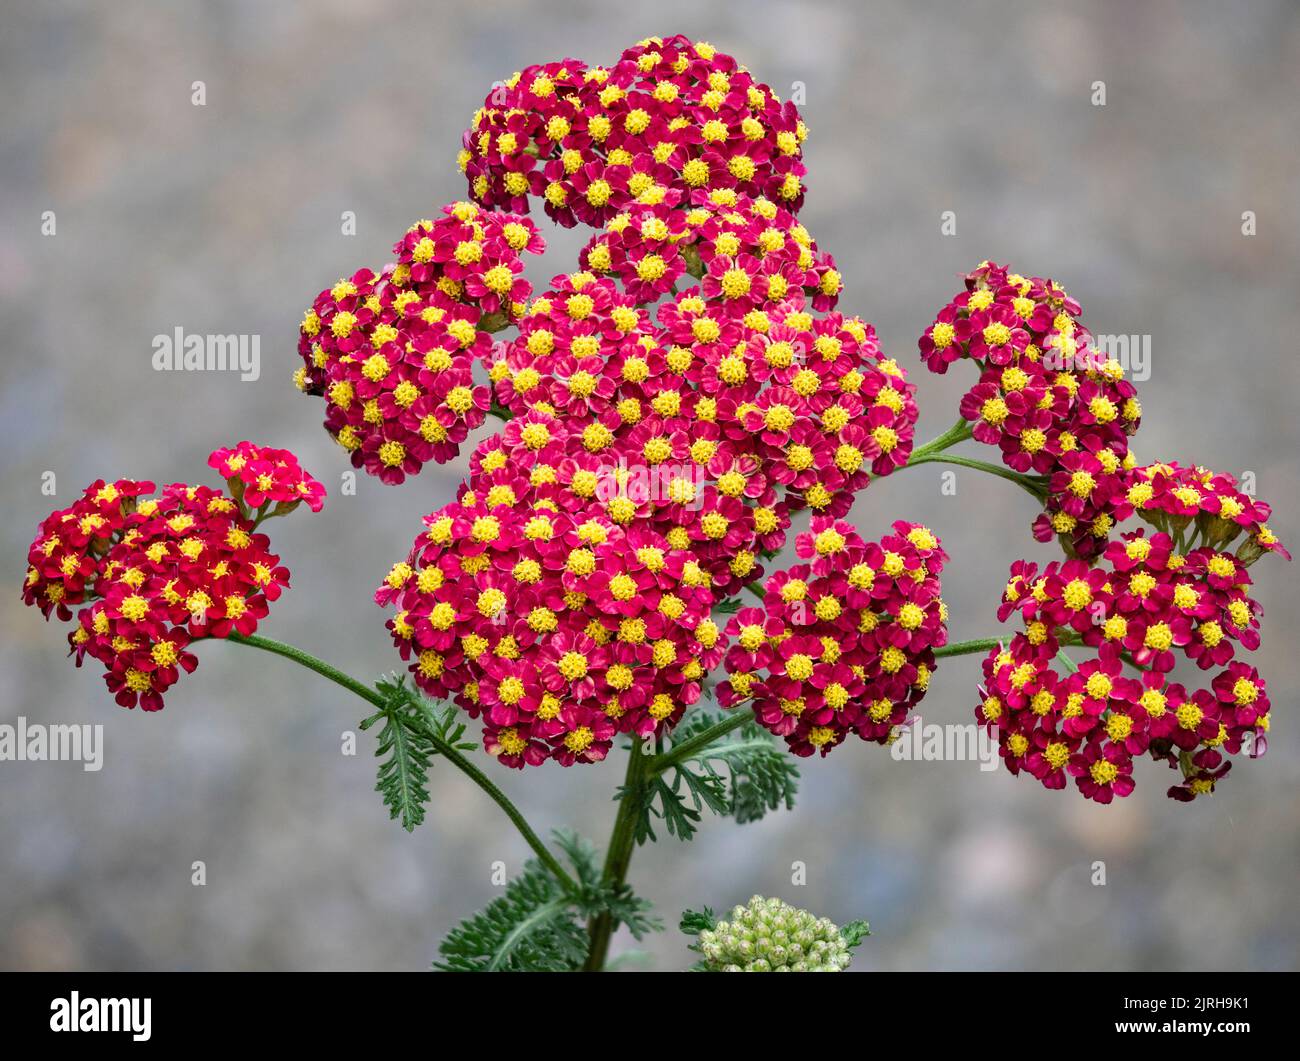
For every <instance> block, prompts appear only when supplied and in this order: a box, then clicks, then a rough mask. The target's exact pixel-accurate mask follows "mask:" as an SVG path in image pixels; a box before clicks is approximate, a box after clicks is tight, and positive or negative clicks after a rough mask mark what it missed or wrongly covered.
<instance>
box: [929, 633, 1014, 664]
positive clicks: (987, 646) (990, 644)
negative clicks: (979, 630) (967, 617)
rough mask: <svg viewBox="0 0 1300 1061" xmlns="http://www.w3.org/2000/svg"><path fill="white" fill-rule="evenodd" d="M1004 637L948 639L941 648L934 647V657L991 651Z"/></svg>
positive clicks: (940, 657)
mask: <svg viewBox="0 0 1300 1061" xmlns="http://www.w3.org/2000/svg"><path fill="white" fill-rule="evenodd" d="M1005 640H1006V639H1005V638H1001V637H983V638H979V639H978V640H975V641H949V642H948V644H946V645H944V646H943V647H942V648H936V649H935V650H934V655H935V658H936V659H942V658H943V657H944V656H969V655H970V654H971V653H972V652H991V651H992V650H993V649H995V648H997V647H998V646H999V645H1001V644H1002V643H1003V642H1004V641H1005Z"/></svg>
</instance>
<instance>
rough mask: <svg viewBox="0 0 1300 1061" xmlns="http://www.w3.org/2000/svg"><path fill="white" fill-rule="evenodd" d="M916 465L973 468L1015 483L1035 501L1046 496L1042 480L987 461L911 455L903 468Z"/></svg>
mask: <svg viewBox="0 0 1300 1061" xmlns="http://www.w3.org/2000/svg"><path fill="white" fill-rule="evenodd" d="M918 464H956V465H959V466H960V467H962V468H973V469H975V470H976V471H981V472H987V473H988V474H989V475H996V476H998V478H1000V479H1006V480H1008V481H1009V482H1013V483H1015V484H1016V485H1017V486H1019V487H1020V488H1021V489H1022V490H1024V491H1025V492H1026V493H1028V494H1029V495H1030V496H1031V497H1033V498H1034V499H1035V500H1037V501H1040V502H1041V501H1043V500H1044V499H1045V498H1046V495H1047V486H1046V484H1045V483H1044V482H1043V480H1042V479H1040V478H1038V477H1036V476H1032V475H1024V474H1022V473H1021V472H1017V471H1012V470H1011V469H1010V468H1003V467H1001V466H1000V465H997V464H990V463H989V462H988V461H982V460H976V459H974V458H973V457H959V456H958V455H957V454H955V453H930V454H924V455H922V456H921V457H917V455H916V454H915V453H913V454H912V457H911V459H910V460H909V461H908V462H907V463H906V464H905V465H903V467H904V468H912V467H914V466H916V465H918Z"/></svg>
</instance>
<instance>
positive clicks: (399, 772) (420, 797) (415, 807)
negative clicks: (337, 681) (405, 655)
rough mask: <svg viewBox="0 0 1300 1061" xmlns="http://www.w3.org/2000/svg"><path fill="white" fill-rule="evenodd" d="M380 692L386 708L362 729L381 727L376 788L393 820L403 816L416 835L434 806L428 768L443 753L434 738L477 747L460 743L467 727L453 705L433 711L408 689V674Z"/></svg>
mask: <svg viewBox="0 0 1300 1061" xmlns="http://www.w3.org/2000/svg"><path fill="white" fill-rule="evenodd" d="M375 688H376V689H377V690H378V691H379V692H380V694H381V695H382V696H383V697H384V701H385V703H384V707H383V708H382V709H381V710H380V711H378V712H377V713H375V714H374V715H371V716H370V717H369V718H367V719H365V720H364V721H363V722H362V723H361V728H362V729H363V730H368V729H370V728H371V727H372V726H374V725H376V724H381V728H380V730H379V734H378V736H379V746H378V748H376V749H375V755H376V756H377V757H378V759H379V760H380V762H379V776H378V781H377V783H376V784H375V790H376V791H377V792H379V793H380V795H382V796H383V798H384V803H385V805H387V807H388V810H389V817H390V818H400V819H401V822H402V828H404V829H405V830H406V831H407V832H411V831H412V830H413V829H414V828H415V827H416V826H417V825H419V824H420V823H421V822H422V821H424V806H425V804H426V803H428V802H429V784H428V777H429V764H430V761H431V760H432V759H433V757H434V756H435V755H437V754H438V750H437V747H436V745H435V740H437V741H441V742H442V743H443V744H446V745H451V746H452V747H454V748H456V749H457V750H458V751H471V750H473V749H474V748H475V747H476V746H475V745H474V744H473V743H472V742H469V741H463V740H462V739H461V738H462V737H464V735H465V724H464V723H463V722H461V721H460V720H459V716H458V715H457V713H456V709H455V708H454V707H451V706H447V707H445V708H443V709H442V710H438V709H437V708H435V707H433V706H432V705H431V704H429V703H428V702H427V701H426V700H425V699H424V698H423V697H422V696H420V694H419V693H418V692H417V691H416V690H414V689H411V688H409V687H408V686H407V684H406V677H405V676H402V677H395V678H391V679H390V678H385V679H382V680H381V681H379V682H377V683H376V685H375Z"/></svg>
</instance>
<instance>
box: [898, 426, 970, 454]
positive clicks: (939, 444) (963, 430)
mask: <svg viewBox="0 0 1300 1061" xmlns="http://www.w3.org/2000/svg"><path fill="white" fill-rule="evenodd" d="M970 437H971V426H970V424H969V423H968V422H967V421H966V420H964V419H963V420H958V421H957V422H956V423H955V424H953V425H952V427H950V428H948V430H947V431H945V432H944V433H943V434H942V435H940V436H939V437H938V438H932V439H930V441H929V442H927V443H926V444H925V445H923V446H918V447H916V449H914V450H912V456H911V458H910V459H909V461H908V463H909V464H910V463H913V462H916V461H917V459H918V458H921V459H924V458H926V457H928V456H930V455H931V454H934V453H942V452H943V451H944V450H946V449H950V448H951V447H953V446H955V445H957V443H958V442H965V441H966V439H968V438H970Z"/></svg>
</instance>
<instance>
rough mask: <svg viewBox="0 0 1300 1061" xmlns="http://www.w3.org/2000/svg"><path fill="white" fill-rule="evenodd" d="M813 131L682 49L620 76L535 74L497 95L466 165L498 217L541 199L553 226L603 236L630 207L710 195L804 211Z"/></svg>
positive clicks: (654, 56) (636, 50) (684, 42)
mask: <svg viewBox="0 0 1300 1061" xmlns="http://www.w3.org/2000/svg"><path fill="white" fill-rule="evenodd" d="M806 136H807V129H806V127H805V126H804V124H803V121H802V120H801V119H800V117H799V112H798V110H797V109H796V108H795V106H794V104H792V103H784V104H783V103H781V102H780V101H779V100H778V99H777V97H776V94H775V93H774V92H773V91H772V90H771V89H770V88H769V87H768V86H767V85H764V84H761V83H759V82H757V81H755V80H754V78H753V77H752V76H751V75H750V74H749V73H748V72H747V71H746V70H744V69H743V68H741V67H740V66H739V65H738V64H737V62H736V60H735V59H733V58H732V57H731V56H729V55H724V54H722V53H721V52H718V51H717V50H716V49H714V48H713V47H712V46H711V45H709V44H706V43H704V42H702V41H701V42H698V43H692V42H691V41H689V40H688V39H686V38H685V37H682V36H675V37H670V38H667V39H658V38H652V39H649V40H645V41H642V42H641V43H639V44H637V45H636V46H635V47H632V48H629V49H628V50H627V51H625V52H624V53H623V55H622V56H621V58H620V59H619V61H618V62H617V63H615V64H614V65H613V66H612V67H608V68H607V67H599V66H595V67H588V66H587V65H586V64H585V63H583V62H581V61H579V60H577V59H564V60H562V61H560V62H552V63H544V64H540V65H535V66H530V67H528V68H526V69H525V70H522V71H520V72H519V73H516V74H514V75H513V76H511V77H510V78H509V79H507V80H506V81H505V82H504V83H503V84H501V85H499V86H497V87H495V88H494V89H493V90H492V92H491V93H490V94H489V95H488V97H487V99H486V100H484V104H483V106H482V107H481V108H480V109H479V110H478V112H477V113H476V114H475V115H474V118H473V121H472V122H471V125H470V128H469V129H468V130H466V132H465V136H464V141H463V147H462V149H461V152H460V157H459V159H458V163H459V166H460V169H461V171H462V172H463V173H464V174H465V177H466V179H467V181H468V182H469V190H470V194H471V195H472V196H473V198H474V199H475V200H476V201H477V202H480V203H482V204H483V205H485V206H487V207H489V208H492V209H497V210H513V211H519V212H522V211H525V210H527V209H528V206H529V199H537V198H539V199H541V200H542V201H543V204H544V207H545V210H546V212H547V214H549V215H550V216H551V217H552V218H554V219H555V221H557V222H558V223H559V224H561V225H564V226H565V227H571V226H573V225H575V224H578V223H582V224H584V225H588V226H590V227H592V228H600V227H602V226H604V225H605V223H606V222H607V221H609V220H610V218H612V217H614V216H615V215H616V214H618V213H619V212H620V211H622V210H624V209H626V208H627V207H628V206H630V205H632V204H633V203H640V204H646V205H659V204H666V205H669V206H676V205H678V204H680V203H681V202H684V201H687V200H689V199H707V198H708V197H709V196H710V195H712V194H714V193H716V192H728V193H730V194H732V195H749V196H755V197H759V196H761V197H764V198H767V199H771V200H773V201H775V202H779V203H780V204H781V205H783V206H785V207H788V208H789V209H791V210H798V208H799V206H800V205H801V204H802V202H803V196H804V184H803V176H804V172H805V171H804V166H803V163H802V161H801V155H802V145H803V142H804V139H805V138H806Z"/></svg>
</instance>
